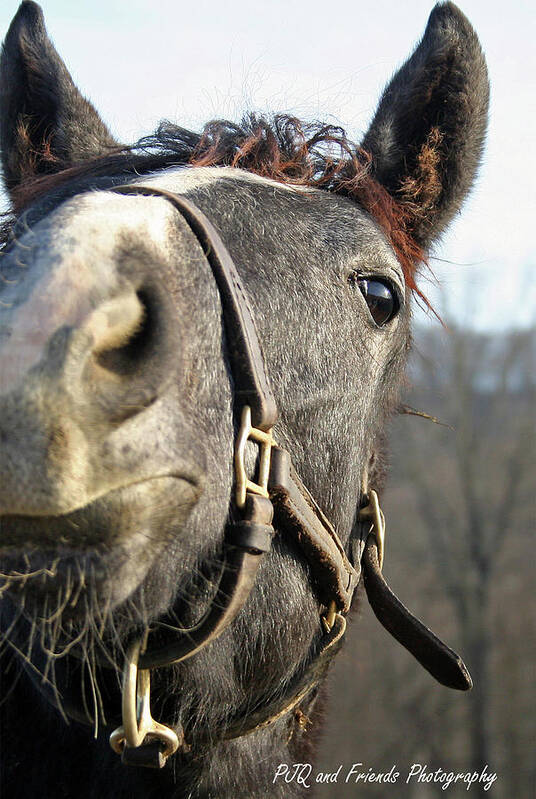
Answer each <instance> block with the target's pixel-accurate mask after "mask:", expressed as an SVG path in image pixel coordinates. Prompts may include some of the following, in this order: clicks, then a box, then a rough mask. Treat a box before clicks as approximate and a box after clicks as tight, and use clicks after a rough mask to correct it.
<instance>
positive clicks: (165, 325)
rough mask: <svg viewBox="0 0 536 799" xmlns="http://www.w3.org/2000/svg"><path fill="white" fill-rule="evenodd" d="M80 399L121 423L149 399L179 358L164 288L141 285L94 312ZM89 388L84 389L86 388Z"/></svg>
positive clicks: (168, 377) (172, 313) (160, 390)
mask: <svg viewBox="0 0 536 799" xmlns="http://www.w3.org/2000/svg"><path fill="white" fill-rule="evenodd" d="M86 329H88V330H89V331H90V332H91V333H92V336H93V345H92V348H91V353H90V357H89V358H87V360H86V364H85V378H86V380H85V391H84V398H85V400H89V402H90V404H91V405H92V406H94V407H100V409H101V411H102V410H104V412H105V416H106V419H107V420H108V421H110V422H113V423H114V424H117V423H121V422H123V421H125V420H126V419H128V418H129V417H130V416H133V415H134V414H136V413H139V412H140V411H142V410H143V409H144V408H147V407H148V406H149V405H151V404H152V403H154V402H155V401H156V400H157V399H158V397H160V396H161V395H162V393H163V392H164V391H165V390H166V386H167V385H168V384H169V382H170V380H172V379H173V377H174V374H175V373H176V371H177V368H178V361H179V360H180V347H179V335H178V326H177V315H176V312H175V309H174V307H173V305H172V302H171V299H170V297H169V296H168V293H167V292H166V290H165V289H164V287H163V286H160V285H159V284H156V283H154V284H153V283H151V284H149V285H147V284H145V285H143V287H141V288H140V289H138V290H137V291H136V292H134V291H132V292H131V293H130V294H128V295H123V296H122V297H120V298H118V299H117V300H113V301H108V302H106V303H104V304H103V305H101V306H100V308H98V309H97V310H96V311H94V312H93V314H92V317H91V319H90V322H89V325H88V327H87V328H86ZM88 388H89V391H88V390H87V389H88Z"/></svg>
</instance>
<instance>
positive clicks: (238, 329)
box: [112, 184, 278, 432]
mask: <svg viewBox="0 0 536 799" xmlns="http://www.w3.org/2000/svg"><path fill="white" fill-rule="evenodd" d="M112 191H114V192H116V193H117V194H134V195H141V196H148V197H150V196H154V197H163V198H164V199H166V200H168V201H169V202H170V203H171V204H172V205H173V206H174V207H175V208H176V209H177V210H178V211H179V213H180V214H181V215H182V216H183V217H184V219H185V220H186V221H187V222H188V224H189V225H190V227H191V229H192V231H193V232H194V233H195V235H196V237H197V239H198V241H199V243H200V244H201V246H202V247H203V250H204V252H205V256H206V258H207V260H208V262H209V263H210V266H211V269H212V272H213V274H214V277H215V279H216V283H217V285H218V290H219V292H220V297H221V302H222V307H223V322H224V326H225V334H226V345H227V352H228V355H229V359H230V361H231V370H232V375H233V381H234V388H233V391H234V396H235V400H236V401H237V405H238V406H239V409H240V410H241V409H242V407H243V406H244V405H249V407H250V408H251V418H252V422H253V427H257V428H258V429H259V430H264V431H265V432H266V431H268V430H270V429H271V428H272V427H273V426H274V424H275V423H276V421H277V416H278V412H277V405H276V401H275V398H274V395H273V393H272V389H271V386H270V381H269V379H268V376H267V374H266V369H265V365H264V356H263V354H262V349H261V345H260V342H259V336H258V333H257V329H256V327H255V322H254V318H253V313H252V311H251V307H250V305H249V300H248V297H247V294H246V291H245V289H244V285H243V283H242V279H241V277H240V275H239V274H238V271H237V269H236V266H235V265H234V262H233V259H232V258H231V256H230V255H229V252H228V250H227V247H226V246H225V244H224V243H223V241H222V240H221V237H220V234H219V233H218V231H217V230H216V228H215V227H214V225H213V224H212V222H211V221H210V219H208V218H207V217H206V216H205V214H204V213H203V212H202V211H200V210H199V208H197V207H196V206H195V205H194V204H193V203H192V202H190V200H187V199H186V197H184V196H183V195H181V194H174V193H173V192H171V191H166V190H165V189H157V188H156V187H154V188H153V187H152V186H137V185H135V184H134V185H129V186H117V187H116V188H114V189H112Z"/></svg>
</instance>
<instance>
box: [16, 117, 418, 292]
mask: <svg viewBox="0 0 536 799" xmlns="http://www.w3.org/2000/svg"><path fill="white" fill-rule="evenodd" d="M33 158H34V163H35V164H36V165H37V164H39V168H40V170H41V171H42V172H45V174H41V175H39V176H38V177H34V178H31V179H29V180H26V181H24V182H22V183H21V184H20V185H19V186H18V187H16V188H15V189H14V190H13V191H12V198H13V213H14V214H18V213H20V212H21V211H23V210H25V209H26V208H27V207H28V206H29V205H30V204H31V203H32V202H34V201H35V200H38V199H41V198H42V197H44V196H45V195H46V194H47V193H49V192H51V191H53V190H56V189H58V188H60V187H63V186H66V185H68V184H70V183H72V182H75V181H77V180H80V179H87V178H91V177H95V178H98V177H106V176H110V177H111V176H126V175H132V174H135V175H143V174H147V173H149V172H154V171H158V170H161V169H165V168H166V167H170V166H180V165H190V166H231V167H238V168H241V169H245V170H248V171H249V172H253V173H255V174H257V175H261V176H263V177H267V178H272V179H273V180H276V181H279V182H281V183H291V184H294V185H298V186H309V187H315V188H321V189H324V190H326V191H331V192H336V193H338V194H342V195H344V196H347V197H349V198H351V199H353V200H355V201H356V202H358V203H359V204H360V205H361V206H362V207H363V208H364V209H365V210H366V211H368V212H369V213H370V214H371V215H372V216H373V217H374V218H375V219H376V221H377V222H378V223H379V225H380V226H381V227H382V229H383V230H384V231H385V233H386V235H387V237H388V238H389V240H390V241H391V243H392V245H393V247H394V249H395V252H396V254H397V256H398V258H399V260H400V263H401V265H402V268H403V270H404V276H405V279H406V283H407V285H408V287H409V288H410V289H412V290H413V291H415V292H416V293H417V294H418V295H419V296H420V297H421V298H423V299H424V300H425V302H427V301H426V298H424V296H423V294H422V293H421V292H420V291H419V289H418V288H417V286H416V282H415V281H416V271H417V268H418V266H419V264H421V263H422V262H424V261H425V256H424V253H423V250H422V248H421V247H420V246H419V245H418V243H417V242H416V241H415V239H414V238H413V237H412V235H411V228H410V221H411V215H410V213H409V212H408V210H407V207H406V206H404V205H403V204H402V203H399V202H397V200H396V199H394V198H393V197H392V195H391V194H389V192H388V191H387V190H386V189H384V188H383V186H382V185H381V184H380V183H378V181H376V180H375V179H374V177H373V174H372V171H373V169H372V166H373V165H372V159H371V157H370V155H369V154H368V153H366V152H365V151H364V150H362V149H361V148H359V147H358V146H356V145H355V144H354V143H352V142H351V141H350V140H349V139H348V137H347V135H346V132H345V131H344V129H343V128H341V127H337V126H334V125H326V124H322V123H318V122H315V123H303V122H301V121H300V120H299V119H296V118H295V117H292V116H289V115H286V114H279V115H276V116H274V117H273V119H271V120H267V119H266V118H264V117H259V116H256V115H253V114H250V115H248V116H247V117H245V118H244V119H243V120H242V122H241V123H240V124H235V123H233V122H228V121H225V120H214V121H212V122H209V123H207V124H206V125H205V127H204V129H203V131H202V133H194V132H192V131H190V130H187V129H185V128H182V127H180V126H178V125H174V124H172V123H171V122H167V121H164V122H162V123H161V124H160V125H159V127H158V128H157V130H156V131H155V133H154V134H152V135H150V136H145V137H144V138H142V139H140V140H139V141H138V142H136V143H135V144H134V145H128V146H120V145H118V146H117V148H114V149H111V150H110V152H109V153H104V154H102V155H99V156H98V157H96V158H93V159H90V160H88V161H86V162H83V163H80V164H76V165H74V166H73V165H64V164H62V163H61V160H60V159H59V158H58V157H57V156H54V155H52V148H51V146H50V142H45V143H44V144H43V148H42V150H41V152H39V153H37V154H34V156H33ZM427 304H428V303H427Z"/></svg>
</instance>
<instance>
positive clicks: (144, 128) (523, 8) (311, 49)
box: [0, 0, 536, 330]
mask: <svg viewBox="0 0 536 799" xmlns="http://www.w3.org/2000/svg"><path fill="white" fill-rule="evenodd" d="M459 5H460V7H461V8H462V10H463V11H464V13H465V14H466V15H467V16H468V18H469V19H470V21H471V22H472V24H473V26H474V27H475V29H476V31H477V33H478V35H479V38H480V41H481V43H482V46H483V49H484V52H485V54H486V57H487V61H488V68H489V72H490V80H491V110H490V127H489V136H488V143H487V147H486V151H485V155H484V159H483V164H482V168H481V171H480V175H479V178H478V181H477V184H476V186H475V189H474V190H473V193H472V195H471V197H470V198H469V200H468V201H467V203H466V205H465V206H464V209H463V210H462V213H461V214H460V215H459V217H458V218H457V219H456V220H455V222H454V223H453V224H452V226H451V228H450V230H449V232H448V233H447V235H446V236H445V237H444V239H443V241H442V242H441V244H440V246H438V247H437V248H436V251H435V253H434V257H433V258H432V259H431V261H430V265H431V268H432V270H433V272H434V274H435V276H436V278H437V285H436V284H435V283H434V282H429V281H428V280H425V281H424V282H423V283H422V284H421V288H423V290H424V291H425V293H426V294H427V295H428V296H429V297H430V299H431V300H432V302H433V304H434V305H435V307H437V308H438V309H439V310H440V312H441V313H442V315H443V316H444V318H447V319H449V318H451V319H454V320H457V321H458V322H462V323H464V324H468V325H471V326H473V327H475V328H477V329H484V330H489V329H493V330H497V329H505V328H507V327H512V326H514V327H525V326H527V325H529V324H534V323H535V321H536V274H535V272H536V245H535V240H534V227H535V211H536V208H535V203H534V193H535V192H534V180H535V177H536V169H535V166H536V155H535V153H536V125H535V107H536V103H535V100H534V98H535V96H536V91H535V90H536V86H535V83H536V48H535V47H534V40H535V36H536V29H535V28H536V26H535V20H536V13H535V11H534V4H533V0H513V2H510V4H508V7H507V4H506V3H504V2H502V1H501V2H500V3H499V2H498V0H460V2H459ZM17 7H18V3H17V2H16V0H2V3H1V7H0V32H1V35H2V37H3V35H4V33H5V32H6V31H7V28H8V26H9V22H10V20H11V18H12V16H13V15H14V14H15V12H16V10H17ZM42 7H43V10H44V13H45V20H46V24H47V27H48V31H49V34H50V36H51V37H52V39H53V41H54V44H55V45H56V48H57V50H58V51H59V53H60V55H61V56H62V58H63V59H64V60H65V62H66V64H67V66H68V68H69V70H70V72H71V74H72V76H73V78H74V80H75V83H76V84H77V85H78V87H79V88H80V90H81V91H82V93H83V94H84V95H85V96H86V97H88V99H90V100H91V101H92V102H93V103H94V104H95V106H96V107H97V108H98V110H99V112H100V113H101V115H102V116H103V118H104V120H105V122H106V123H107V124H108V126H109V127H110V128H111V130H112V132H113V133H114V134H115V135H116V137H117V138H118V139H120V140H121V141H125V142H129V141H133V140H136V139H137V138H139V137H140V136H141V135H143V134H146V133H149V132H151V131H152V130H153V129H154V128H155V127H156V125H157V123H158V121H159V120H160V119H162V118H168V119H171V120H173V121H175V122H179V123H180V124H182V125H184V126H186V127H192V128H194V129H199V128H201V127H202V125H203V123H204V122H206V121H207V120H209V119H213V118H216V117H220V118H221V117H225V118H227V119H235V120H238V119H239V118H240V117H241V115H242V114H243V113H244V112H245V111H247V110H256V111H265V112H278V111H286V112H292V113H294V114H297V115H298V116H300V117H303V118H305V119H321V120H324V121H328V122H332V123H337V124H341V125H343V127H345V128H346V130H347V131H348V133H349V134H350V136H351V137H352V138H353V139H355V140H357V141H359V140H360V139H361V137H362V135H363V133H364V132H365V131H366V129H367V127H368V124H369V122H370V119H371V117H372V115H373V113H374V110H375V106H376V103H377V100H378V97H379V95H380V92H381V90H382V88H383V86H384V85H385V83H386V82H387V81H388V80H389V78H390V76H391V75H392V74H393V72H394V71H395V70H396V68H397V67H398V66H399V65H400V64H402V63H403V61H404V60H405V59H406V58H407V56H408V55H409V54H410V53H411V51H412V49H413V47H414V46H415V44H416V43H417V41H418V40H419V38H420V36H421V35H422V33H423V31H424V28H425V25H426V20H427V18H428V15H429V13H430V11H431V9H432V7H433V3H432V2H426V1H425V0H404V1H403V2H402V1H401V0H375V2H374V3H370V2H369V3H364V2H361V3H359V2H356V0H338V2H337V3H336V4H335V3H332V4H326V3H325V0H294V2H292V0H270V2H265V3H262V4H261V3H251V2H249V3H244V2H243V0H241V1H240V2H239V0H226V2H225V3H223V2H222V0H219V2H215V1H214V0H197V2H196V3H194V4H192V3H180V2H177V0H159V2H158V3H156V2H155V1H154V0H129V2H128V3H125V2H124V0H77V2H73V0H69V1H67V0H44V1H43V3H42ZM418 316H419V319H420V320H421V321H422V319H423V317H422V316H420V315H418Z"/></svg>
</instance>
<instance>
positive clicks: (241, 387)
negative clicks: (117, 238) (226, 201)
mask: <svg viewBox="0 0 536 799" xmlns="http://www.w3.org/2000/svg"><path fill="white" fill-rule="evenodd" d="M113 191H114V192H116V193H119V194H128V195H132V194H133V195H142V196H155V197H160V198H163V199H165V200H167V201H168V202H170V203H171V204H172V205H173V207H174V208H175V209H176V210H177V211H178V212H179V213H180V214H181V215H182V217H183V218H184V219H185V221H186V222H187V223H188V225H189V226H190V228H191V230H192V232H193V233H194V235H195V236H196V237H197V239H198V241H199V243H200V245H201V247H202V248H203V251H204V253H205V256H206V258H207V260H208V262H209V264H210V267H211V269H212V272H213V275H214V278H215V280H216V283H217V286H218V290H219V294H220V298H221V303H222V309H223V320H224V330H225V339H226V346H227V353H228V357H229V362H230V366H231V374H232V378H233V387H234V406H235V407H234V411H235V416H236V419H237V422H238V426H239V431H238V435H237V439H236V445H235V455H234V467H235V488H234V506H235V512H233V515H235V516H236V517H237V518H236V520H234V521H230V522H229V523H228V525H227V527H226V531H225V555H224V567H223V570H222V574H221V577H220V582H219V585H218V588H217V591H216V593H215V595H214V597H213V599H212V601H211V603H210V606H209V608H208V610H207V611H206V613H205V615H204V616H203V617H202V619H201V620H200V621H199V622H198V623H197V624H195V625H194V626H192V627H190V628H184V629H182V630H179V631H178V632H177V631H176V630H174V631H173V632H170V631H169V632H168V633H167V634H166V638H165V639H162V638H161V637H160V636H159V642H158V645H154V646H153V647H151V646H150V643H151V642H150V640H147V638H148V636H147V635H146V636H145V638H144V640H138V641H135V642H134V643H133V644H132V645H131V647H130V648H129V650H128V653H127V659H126V664H125V671H124V677H123V695H122V712H123V724H122V725H121V727H119V728H118V729H117V730H115V731H114V732H113V733H112V735H111V738H110V743H111V746H112V748H113V749H114V750H115V751H116V752H118V753H120V754H122V759H123V761H124V762H126V763H129V764H133V765H134V764H136V765H145V766H157V767H160V766H162V765H164V763H165V761H166V759H167V757H169V755H171V754H173V753H174V752H175V751H177V749H179V748H181V747H182V749H183V750H187V748H188V747H187V744H186V742H185V739H184V731H183V730H182V728H181V729H180V730H178V731H177V730H174V729H171V728H170V727H167V726H165V725H163V724H159V723H158V722H156V721H155V720H154V719H153V718H152V716H151V712H150V678H149V675H150V670H151V669H154V668H160V667H163V666H169V665H171V664H173V663H179V662H181V661H183V660H186V659H187V658H190V657H193V656H194V655H195V654H196V653H197V652H199V651H200V650H201V649H203V648H204V647H205V646H207V645H208V644H209V643H211V642H212V641H214V640H215V639H216V638H218V636H219V635H221V633H222V632H223V631H224V630H225V629H226V627H228V625H229V624H230V623H231V622H232V621H233V619H234V618H235V617H236V615H237V614H238V613H239V612H240V610H241V609H242V607H243V606H244V604H245V602H246V600H247V598H248V597H249V595H250V593H251V591H252V589H253V586H254V584H255V579H256V575H257V572H258V569H259V566H260V564H261V562H262V560H263V558H264V557H265V555H266V554H267V553H268V552H269V551H270V547H271V543H272V539H273V537H274V535H275V532H276V530H277V532H278V533H279V534H280V535H284V536H285V537H287V538H288V540H290V541H292V542H293V543H295V544H297V546H298V547H299V550H300V551H301V552H302V553H303V556H304V558H305V559H306V560H307V563H308V564H309V567H310V572H311V576H312V582H313V588H314V591H315V594H316V596H317V598H318V601H319V605H320V611H319V622H320V625H321V641H320V644H319V646H317V648H316V650H315V651H314V653H313V654H312V656H311V657H310V658H308V659H307V661H306V663H305V664H304V665H302V667H301V668H300V669H299V670H298V671H297V672H296V674H295V676H294V678H293V679H292V680H291V681H290V684H289V685H287V686H286V688H285V690H284V691H283V692H281V694H280V695H277V696H276V697H275V698H270V699H269V700H267V701H266V702H265V703H264V704H263V705H262V706H261V707H259V708H258V709H257V710H254V711H253V712H250V713H248V714H247V716H244V715H241V716H237V717H236V718H232V719H230V720H229V722H228V724H227V725H226V727H225V729H224V730H223V732H222V735H221V737H222V738H223V739H231V738H236V737H239V736H242V735H246V734H248V733H250V732H253V731H254V730H257V729H260V728H262V727H265V726H267V725H268V724H271V723H272V722H274V721H276V720H277V719H279V718H282V717H283V716H285V715H286V714H288V713H290V711H291V710H294V711H295V713H296V712H299V711H297V709H298V708H299V705H300V704H301V703H302V702H303V701H304V700H305V699H306V697H310V696H311V695H312V694H314V692H315V689H316V688H317V686H318V685H319V683H320V681H321V680H322V678H323V677H324V675H325V673H326V671H327V668H328V666H329V663H330V662H331V659H332V658H333V656H334V654H335V653H336V652H337V650H338V649H339V647H340V645H341V643H342V639H343V635H344V632H345V629H346V614H347V613H348V611H349V609H350V605H351V602H352V597H353V595H354V592H355V588H356V586H357V584H358V582H359V577H360V570H361V566H360V564H361V565H362V568H363V575H364V583H365V589H366V592H367V596H368V599H369V602H370V604H371V606H372V609H373V611H374V613H375V614H376V616H377V618H378V619H379V621H380V622H381V623H382V624H383V626H384V627H385V628H386V629H387V630H388V632H390V633H391V635H393V636H394V637H395V638H396V639H397V640H398V641H399V642H400V643H401V644H402V645H403V646H404V647H406V649H408V650H409V651H410V652H411V653H412V654H413V655H414V656H415V657H416V658H417V660H418V661H419V662H420V663H421V664H422V665H423V666H424V668H426V669H427V670H428V671H429V672H430V673H431V674H432V675H433V676H434V677H435V678H436V679H437V680H438V681H439V682H440V683H442V684H443V685H446V686H448V687H450V688H457V689H459V690H467V689H469V688H471V685H472V683H471V677H470V676H469V673H468V671H467V669H466V667H465V665H464V663H463V661H462V660H461V658H460V657H459V656H458V655H457V654H456V653H455V652H453V651H452V650H451V649H449V648H448V647H447V646H446V645H445V644H444V643H442V641H440V640H439V639H438V638H437V637H436V636H435V635H434V634H433V633H432V632H431V631H430V630H429V629H428V628H427V627H425V626H424V625H423V624H422V623H421V622H420V621H419V620H418V619H416V618H415V617H414V616H413V615H412V614H411V613H410V612H409V611H408V610H407V608H405V607H404V605H403V604H402V603H401V602H400V601H399V600H398V598H397V597H396V596H395V594H394V593H393V592H392V591H391V590H390V588H389V586H388V585H387V583H386V582H385V580H384V578H383V576H382V573H381V568H382V563H383V549H384V544H383V541H384V534H385V521H384V518H383V513H382V511H381V509H380V507H379V503H378V497H377V495H376V492H375V491H373V490H369V491H366V492H364V495H363V497H362V507H361V509H360V511H359V512H358V526H359V527H360V528H361V537H360V540H357V541H356V542H355V543H354V544H353V553H352V555H353V557H352V561H353V563H352V562H351V560H350V557H349V556H348V555H347V554H346V552H345V550H344V547H343V545H342V543H341V541H340V539H339V537H338V535H337V533H336V531H335V530H334V528H333V526H332V525H331V523H330V522H329V520H328V519H327V518H326V517H325V516H324V514H323V512H322V510H321V509H320V508H319V506H318V505H317V503H316V502H315V500H314V499H313V497H312V496H311V495H310V493H309V492H308V490H307V489H306V487H305V486H304V485H303V483H302V481H301V480H300V478H299V476H298V475H297V474H296V472H295V470H294V469H293V467H292V463H291V458H290V455H289V453H288V452H286V451H285V450H284V449H282V448H281V447H279V446H278V445H277V443H276V441H275V439H274V437H273V433H272V430H273V427H274V425H275V424H276V422H277V415H278V414H277V405H276V402H275V399H274V395H273V392H272V389H271V385H270V380H269V379H268V375H267V372H266V367H265V362H264V357H263V353H262V349H261V345H260V342H259V337H258V334H257V331H256V327H255V323H254V318H253V314H252V311H251V308H250V305H249V302H248V298H247V294H246V292H245V289H244V285H243V283H242V280H241V278H240V275H239V273H238V271H237V269H236V266H235V264H234V262H233V260H232V258H231V256H230V254H229V252H228V250H227V248H226V247H225V245H224V243H223V241H222V240H221V238H220V235H219V234H218V232H217V231H216V229H215V228H214V226H213V225H212V223H211V222H210V221H209V220H208V219H207V217H206V216H205V215H204V214H203V213H202V212H201V211H200V210H199V209H198V208H197V207H196V206H195V205H194V204H193V203H192V202H191V201H190V200H187V199H186V198H185V197H183V196H181V195H178V194H174V193H173V192H169V191H165V190H163V189H157V188H153V187H148V186H121V187H117V188H115V189H113ZM248 441H254V442H255V443H256V444H257V445H258V447H259V459H258V466H257V477H256V482H254V481H253V480H250V479H249V478H248V476H247V473H246V468H245V463H244V458H245V449H246V444H247V442H248ZM356 538H357V536H356ZM356 565H357V569H356V568H355V567H356ZM301 715H302V717H303V713H302V714H301Z"/></svg>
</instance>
